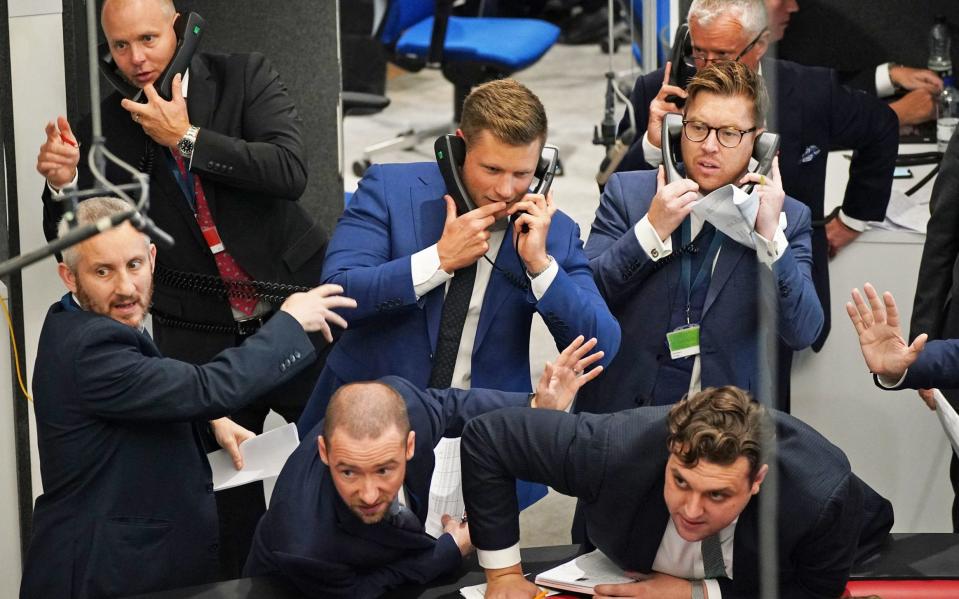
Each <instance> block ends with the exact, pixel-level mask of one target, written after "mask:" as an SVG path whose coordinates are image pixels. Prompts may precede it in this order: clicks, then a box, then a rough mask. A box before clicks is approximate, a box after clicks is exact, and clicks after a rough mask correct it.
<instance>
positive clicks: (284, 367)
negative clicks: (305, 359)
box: [280, 364, 286, 372]
mask: <svg viewBox="0 0 959 599" xmlns="http://www.w3.org/2000/svg"><path fill="white" fill-rule="evenodd" d="M280 372H286V364H280Z"/></svg>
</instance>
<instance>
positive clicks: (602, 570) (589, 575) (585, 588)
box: [536, 549, 635, 592]
mask: <svg viewBox="0 0 959 599" xmlns="http://www.w3.org/2000/svg"><path fill="white" fill-rule="evenodd" d="M628 582H635V581H634V580H633V579H632V578H630V577H628V576H626V575H625V574H624V573H623V570H622V568H620V567H619V566H617V565H616V564H614V563H613V562H612V560H610V559H609V558H608V557H606V556H605V555H604V554H603V552H601V551H599V550H598V549H597V550H596V551H593V552H591V553H587V554H586V555H581V556H579V557H577V558H576V559H574V560H572V561H568V562H566V563H565V564H560V565H559V566H556V567H555V568H553V569H551V570H547V571H545V572H543V573H542V574H540V575H539V576H537V577H536V584H541V585H543V586H555V587H558V588H563V589H567V590H576V591H578V592H589V591H591V590H592V589H593V587H595V586H596V585H598V584H625V583H628Z"/></svg>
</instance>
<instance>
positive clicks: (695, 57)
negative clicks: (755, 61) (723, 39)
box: [683, 27, 768, 69]
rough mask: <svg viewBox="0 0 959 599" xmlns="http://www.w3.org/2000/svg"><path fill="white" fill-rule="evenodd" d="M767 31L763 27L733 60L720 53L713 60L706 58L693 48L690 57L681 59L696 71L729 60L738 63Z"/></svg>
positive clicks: (704, 53)
mask: <svg viewBox="0 0 959 599" xmlns="http://www.w3.org/2000/svg"><path fill="white" fill-rule="evenodd" d="M767 30H768V29H767V28H766V27H763V30H762V31H760V32H759V35H757V36H756V37H754V38H753V41H751V42H749V44H747V45H746V47H745V48H743V51H742V52H740V53H739V54H737V55H736V57H735V58H730V57H729V56H728V55H727V54H726V53H725V52H722V53H720V54H719V55H718V56H715V57H713V58H707V57H706V52H703V51H702V50H696V49H695V48H694V49H693V50H692V55H691V56H684V57H683V62H685V63H686V66H690V67H694V68H697V69H701V68H703V67H704V66H706V65H708V64H709V63H711V62H719V61H721V60H731V61H733V62H739V59H741V58H742V57H743V56H745V55H746V54H748V53H749V51H750V50H752V49H753V47H754V46H755V45H756V44H758V43H759V38H761V37H762V36H763V34H764V33H766V31H767ZM687 35H688V34H687Z"/></svg>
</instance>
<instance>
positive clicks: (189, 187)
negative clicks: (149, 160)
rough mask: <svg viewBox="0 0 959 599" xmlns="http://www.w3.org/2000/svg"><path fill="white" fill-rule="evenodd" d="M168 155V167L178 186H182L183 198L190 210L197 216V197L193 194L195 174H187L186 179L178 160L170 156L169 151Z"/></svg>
mask: <svg viewBox="0 0 959 599" xmlns="http://www.w3.org/2000/svg"><path fill="white" fill-rule="evenodd" d="M165 153H166V159H167V166H169V168H170V170H171V171H172V172H173V178H174V179H175V180H176V184H177V185H179V186H180V191H182V192H183V197H185V198H186V201H187V203H188V204H189V205H190V210H192V211H193V213H194V214H196V196H194V192H193V173H191V172H190V171H187V172H186V177H184V176H183V173H181V172H180V168H179V167H178V166H177V164H176V159H175V158H174V157H173V155H172V154H170V152H169V151H167V152H165Z"/></svg>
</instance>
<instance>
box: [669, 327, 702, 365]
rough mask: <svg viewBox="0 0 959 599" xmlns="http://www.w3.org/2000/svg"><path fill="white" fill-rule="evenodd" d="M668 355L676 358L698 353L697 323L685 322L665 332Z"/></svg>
mask: <svg viewBox="0 0 959 599" xmlns="http://www.w3.org/2000/svg"><path fill="white" fill-rule="evenodd" d="M666 343H667V345H669V356H670V357H671V358H672V359H673V360H676V359H678V358H686V357H688V356H695V355H696V354H698V353H699V325H698V324H687V325H683V326H681V327H679V328H678V329H676V330H675V331H670V332H669V333H666Z"/></svg>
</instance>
